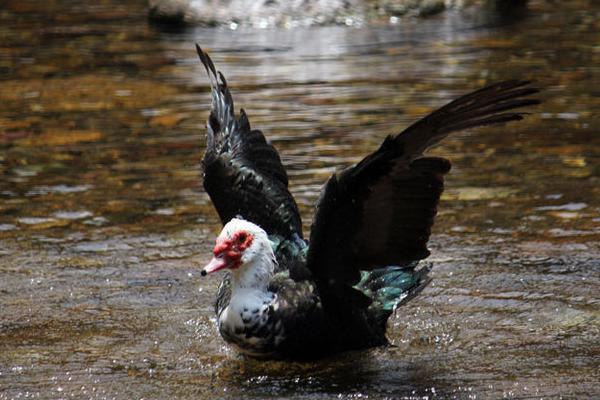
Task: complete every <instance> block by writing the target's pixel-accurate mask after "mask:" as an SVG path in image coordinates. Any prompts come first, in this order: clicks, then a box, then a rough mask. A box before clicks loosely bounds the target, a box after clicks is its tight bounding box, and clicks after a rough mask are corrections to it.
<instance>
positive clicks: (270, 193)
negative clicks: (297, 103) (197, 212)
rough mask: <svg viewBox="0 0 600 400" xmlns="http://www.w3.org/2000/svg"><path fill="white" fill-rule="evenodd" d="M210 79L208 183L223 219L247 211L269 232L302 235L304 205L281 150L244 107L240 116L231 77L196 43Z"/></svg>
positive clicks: (247, 216) (248, 216)
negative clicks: (300, 206)
mask: <svg viewBox="0 0 600 400" xmlns="http://www.w3.org/2000/svg"><path fill="white" fill-rule="evenodd" d="M196 50H197V51H198V56H199V57H200V61H202V64H204V67H205V68H206V72H207V73H208V77H209V78H210V84H211V93H212V109H211V113H210V116H209V119H208V124H207V131H208V135H207V144H206V153H205V154H204V159H203V160H202V165H203V167H204V188H205V189H206V192H207V193H208V194H209V196H210V198H211V200H212V202H213V204H214V205H215V208H216V209H217V212H218V213H219V217H220V218H221V222H222V223H223V224H226V223H227V222H229V220H231V219H232V218H233V217H235V216H238V215H240V216H242V217H243V218H244V219H246V220H248V221H251V222H253V223H255V224H257V225H259V226H260V227H261V228H263V229H264V230H265V231H266V232H267V233H269V234H277V235H280V236H282V237H284V238H288V237H291V236H292V235H293V234H298V235H299V236H300V237H302V224H301V220H300V214H299V212H298V206H297V205H296V202H295V201H294V198H293V197H292V195H291V194H290V192H289V190H288V178H287V174H286V172H285V169H284V168H283V165H282V164H281V159H280V158H279V154H278V153H277V150H275V148H274V147H273V146H272V145H270V144H269V143H267V141H266V140H265V137H264V135H263V134H262V132H261V131H259V130H255V129H251V127H250V122H249V121H248V117H247V116H246V113H245V112H244V110H241V111H240V116H239V118H236V117H235V112H234V105H233V98H232V97H231V93H230V92H229V88H228V87H227V82H226V81H225V78H224V77H223V75H222V74H221V73H220V72H217V70H216V69H215V66H214V64H213V62H212V60H211V59H210V57H209V56H208V54H206V53H205V52H204V51H203V50H202V49H201V48H200V47H199V46H198V45H196Z"/></svg>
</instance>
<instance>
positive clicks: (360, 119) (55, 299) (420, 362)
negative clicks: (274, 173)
mask: <svg viewBox="0 0 600 400" xmlns="http://www.w3.org/2000/svg"><path fill="white" fill-rule="evenodd" d="M580 10H585V11H580ZM599 13H600V9H599V8H598V6H597V5H595V4H593V3H592V2H590V1H573V2H568V4H560V5H559V4H552V5H551V4H543V3H541V2H534V1H532V2H531V5H530V9H529V11H528V12H524V13H520V14H519V15H518V17H519V18H514V16H509V18H502V16H498V15H497V14H491V15H487V16H477V17H469V16H462V17H461V16H457V15H447V16H444V17H439V18H435V19H431V20H424V21H412V20H401V21H400V23H399V24H397V25H394V26H376V27H371V28H364V29H348V28H341V27H329V28H328V27H324V28H315V29H310V30H303V29H298V30H287V31H285V30H284V31H281V30H241V29H238V30H236V31H230V30H224V29H188V30H185V31H181V32H168V31H161V30H160V29H158V28H155V27H151V26H148V24H147V22H146V17H145V2H143V1H141V0H140V1H139V2H131V4H127V5H122V4H121V3H119V2H112V1H111V0H107V1H103V2H100V3H99V4H97V5H94V6H83V5H79V4H75V3H72V2H60V4H57V3H56V2H51V3H45V2H39V1H19V2H16V1H14V2H9V3H7V4H6V5H5V6H4V7H3V10H1V11H0V20H1V21H2V24H0V33H1V34H2V37H3V42H2V45H1V46H0V71H1V74H0V79H1V80H2V82H1V83H0V103H1V104H2V107H1V108H0V174H1V175H2V180H1V181H0V199H1V201H0V256H1V258H2V263H1V265H0V273H1V274H2V280H1V281H0V307H1V308H0V309H1V314H0V315H1V319H0V389H1V390H0V399H5V398H6V399H8V398H67V397H74V398H122V399H129V398H142V397H144V398H207V399H208V398H215V397H221V398H240V396H242V395H243V396H244V397H252V398H287V397H290V396H292V395H294V396H295V397H297V398H307V399H316V398H331V397H338V396H339V397H341V398H353V397H354V398H358V397H367V396H368V397H369V398H383V397H386V396H391V397H394V398H423V397H429V398H449V397H455V398H467V397H473V398H490V397H491V398H498V397H501V396H505V397H509V398H510V397H547V396H557V395H559V394H562V395H565V396H573V397H576V398H583V397H588V398H591V397H595V396H598V395H599V394H600V393H599V392H598V380H599V376H598V372H597V359H598V356H600V354H599V351H598V346H597V341H598V336H599V333H600V332H599V331H600V326H599V324H598V320H599V319H598V317H599V315H598V296H597V294H596V293H597V286H598V283H599V280H600V277H599V272H600V271H599V265H600V248H599V246H598V243H599V240H598V238H599V233H600V228H599V222H600V216H599V215H600V214H599V213H598V207H599V203H598V200H597V199H598V198H600V193H599V192H598V187H600V186H599V185H598V177H597V175H598V164H597V161H598V159H597V155H598V151H599V150H600V149H599V147H600V145H599V142H598V135H597V130H598V126H599V123H598V115H600V103H599V102H598V93H597V87H598V83H599V80H598V72H599V70H598V67H597V66H598V65H600V63H599V61H600V60H599V59H598V54H599V53H598V44H597V33H596V32H597V31H598V29H599V28H600V26H599V25H598V21H600V19H599V18H598V15H599ZM194 42H198V43H200V44H201V45H202V46H203V47H204V48H206V49H207V50H209V51H210V53H211V56H212V57H213V59H214V60H215V62H216V64H217V65H218V66H219V67H220V68H221V69H222V70H223V71H224V72H225V74H226V76H227V78H228V80H229V82H230V84H231V86H232V87H233V90H234V94H235V99H236V102H237V106H238V107H244V108H245V109H246V110H247V111H248V114H249V116H250V119H251V122H252V124H253V126H254V127H257V128H261V129H263V130H264V131H265V132H266V133H267V135H268V137H269V138H270V139H271V140H272V141H273V143H274V144H275V145H276V146H277V148H278V149H280V151H281V153H282V157H283V160H284V163H285V164H286V166H287V168H288V170H289V174H290V177H291V190H292V191H293V193H294V195H295V196H296V198H297V199H298V202H299V204H300V207H301V210H302V214H303V218H304V222H305V225H306V229H308V228H309V225H310V218H311V215H312V204H313V203H314V201H315V199H316V197H317V195H318V192H319V189H320V187H321V185H322V183H323V182H324V180H325V179H326V178H327V177H328V176H329V175H330V174H331V172H332V171H334V170H335V169H339V168H341V167H344V166H347V165H349V164H351V163H353V162H356V161H358V160H359V159H360V158H361V157H362V156H364V155H365V154H366V153H367V152H369V151H372V150H373V149H375V148H376V147H377V146H378V144H379V143H380V142H381V141H382V140H383V138H384V137H385V136H386V135H387V134H390V133H394V132H398V131H399V130H400V129H401V127H404V126H406V125H407V124H409V123H410V122H412V121H414V120H415V119H416V118H418V117H420V116H422V115H423V114H424V113H426V112H428V111H430V110H431V109H432V108H434V107H436V106H439V105H441V104H442V103H444V102H445V101H447V100H449V99H452V98H453V97H455V96H456V95H458V94H461V93H464V92H466V91H468V90H469V89H472V88H475V87H479V86H481V85H483V84H485V83H486V82H489V81H495V80H501V79H508V78H527V79H529V78H533V79H535V80H536V81H537V83H538V85H539V86H540V87H543V88H544V93H543V97H544V104H543V105H542V106H541V107H539V108H538V109H536V110H532V111H535V112H534V114H533V115H531V116H529V117H528V118H527V119H526V120H525V121H523V122H522V123H515V124H511V125H508V126H506V127H498V128H489V129H480V130H477V131H471V132H466V133H461V134H458V135H454V136H452V137H450V138H448V139H447V140H446V141H445V142H444V143H443V144H442V145H441V146H439V147H437V148H436V149H434V150H433V151H432V153H434V154H437V155H442V156H448V157H449V158H450V159H452V161H453V163H454V167H453V171H452V173H451V174H450V175H449V177H448V180H447V188H448V190H447V192H446V194H445V196H444V200H443V202H442V204H441V207H440V213H439V218H438V220H437V224H436V226H435V234H434V235H433V237H432V242H431V248H432V257H431V259H432V261H434V262H435V269H434V283H433V284H432V285H431V286H430V287H429V288H428V289H427V290H426V291H425V292H424V293H423V295H422V296H420V297H419V298H418V299H416V300H415V301H413V302H411V303H410V304H409V305H407V306H405V307H403V308H402V309H400V310H399V311H398V312H397V314H396V316H395V318H393V319H392V320H391V321H390V338H391V340H392V342H393V343H394V347H391V348H384V349H375V350H370V351H366V352H354V353H347V354H343V355H340V356H338V357H336V358H333V359H329V360H323V361H320V362H316V363H308V364H296V363H292V364H289V363H280V362H272V363H271V362H267V363H265V362H257V361H252V360H244V359H241V358H239V357H238V356H237V355H236V354H235V353H234V352H232V351H231V350H230V349H228V348H227V347H226V346H225V345H224V344H223V342H222V341H221V339H220V338H219V336H218V333H217V332H216V329H215V327H214V318H213V312H212V299H213V296H214V293H215V291H216V285H217V283H218V282H217V279H211V280H201V279H200V277H199V274H198V267H199V266H200V265H202V264H203V262H205V261H206V259H207V256H206V254H207V252H208V250H209V249H210V247H211V243H212V240H213V235H214V234H215V232H216V231H218V230H219V225H218V222H217V218H216V215H215V213H214V211H213V210H212V206H211V205H210V203H209V200H208V197H207V196H206V194H204V192H203V191H202V188H201V174H200V170H199V160H200V158H201V154H202V151H203V146H204V121H205V119H206V117H207V113H208V110H207V105H208V104H209V97H208V85H207V84H208V82H207V81H206V78H205V74H204V71H203V70H202V68H201V66H200V64H199V62H198V61H197V60H196V56H195V53H194V50H193V43H194ZM24 43H25V44H24Z"/></svg>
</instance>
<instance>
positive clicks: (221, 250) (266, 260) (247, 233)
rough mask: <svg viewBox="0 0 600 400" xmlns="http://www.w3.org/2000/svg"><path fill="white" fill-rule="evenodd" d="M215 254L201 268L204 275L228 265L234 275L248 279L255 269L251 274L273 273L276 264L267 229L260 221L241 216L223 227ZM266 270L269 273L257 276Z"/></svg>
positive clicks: (240, 278) (239, 278) (227, 267)
mask: <svg viewBox="0 0 600 400" xmlns="http://www.w3.org/2000/svg"><path fill="white" fill-rule="evenodd" d="M213 255H214V257H213V259H212V260H211V261H210V262H209V263H208V264H207V265H206V266H205V267H204V268H203V269H202V272H201V274H202V275H203V276H204V275H207V274H210V273H212V272H216V271H220V270H222V269H229V270H231V271H233V273H234V279H236V278H238V279H237V280H244V281H246V280H247V279H249V278H251V277H250V276H246V275H249V274H250V272H252V276H254V277H255V278H259V279H261V280H262V279H268V278H269V277H270V276H271V275H272V273H273V269H274V265H275V255H274V254H273V249H272V248H271V242H270V241H269V237H268V236H267V233H266V232H265V231H264V230H263V229H262V228H260V227H259V226H258V225H255V224H253V223H252V222H249V221H246V220H243V219H239V218H234V219H232V220H231V221H229V222H228V223H227V224H226V225H225V226H224V227H223V230H222V231H221V233H220V234H219V236H218V237H217V241H216V244H215V248H214V249H213ZM253 267H258V268H253ZM250 270H253V271H250ZM265 274H266V275H268V277H267V276H264V277H263V276H257V275H265ZM240 283H241V282H240Z"/></svg>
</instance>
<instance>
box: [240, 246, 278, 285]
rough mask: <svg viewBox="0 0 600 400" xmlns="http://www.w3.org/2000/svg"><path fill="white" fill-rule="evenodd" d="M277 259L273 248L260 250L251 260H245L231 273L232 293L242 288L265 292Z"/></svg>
mask: <svg viewBox="0 0 600 400" xmlns="http://www.w3.org/2000/svg"><path fill="white" fill-rule="evenodd" d="M276 265H277V261H276V259H275V254H274V253H273V250H272V249H271V248H270V246H269V247H268V251H264V252H261V254H260V255H258V256H256V257H254V259H253V260H252V261H249V262H247V263H246V264H244V265H243V266H242V267H240V268H239V269H236V270H234V271H233V273H232V282H231V283H232V294H233V295H235V293H236V292H237V291H241V290H243V289H254V290H258V291H261V292H266V291H267V290H268V289H267V288H268V286H269V282H270V281H271V278H272V277H273V274H274V272H275V266H276Z"/></svg>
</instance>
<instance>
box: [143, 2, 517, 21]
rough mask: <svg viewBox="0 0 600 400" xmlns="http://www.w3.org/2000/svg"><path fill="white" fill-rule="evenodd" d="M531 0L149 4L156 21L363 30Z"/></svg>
mask: <svg viewBox="0 0 600 400" xmlns="http://www.w3.org/2000/svg"><path fill="white" fill-rule="evenodd" d="M525 1H526V0H487V1H486V0H149V5H150V18H151V19H152V20H154V21H158V22H164V23H174V24H197V25H205V26H220V25H229V26H231V27H232V28H236V27H237V26H239V25H245V26H253V27H260V28H266V27H273V26H281V27H294V26H309V25H361V24H362V23H364V22H367V21H371V20H378V19H379V20H381V19H382V18H383V19H386V18H387V19H389V18H393V17H398V16H403V15H413V16H430V15H434V14H438V13H440V12H442V11H444V10H447V9H463V8H466V7H468V6H471V5H475V4H479V5H482V4H490V3H492V4H501V5H503V6H504V7H511V6H512V5H515V6H519V5H522V4H523V3H525Z"/></svg>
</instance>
